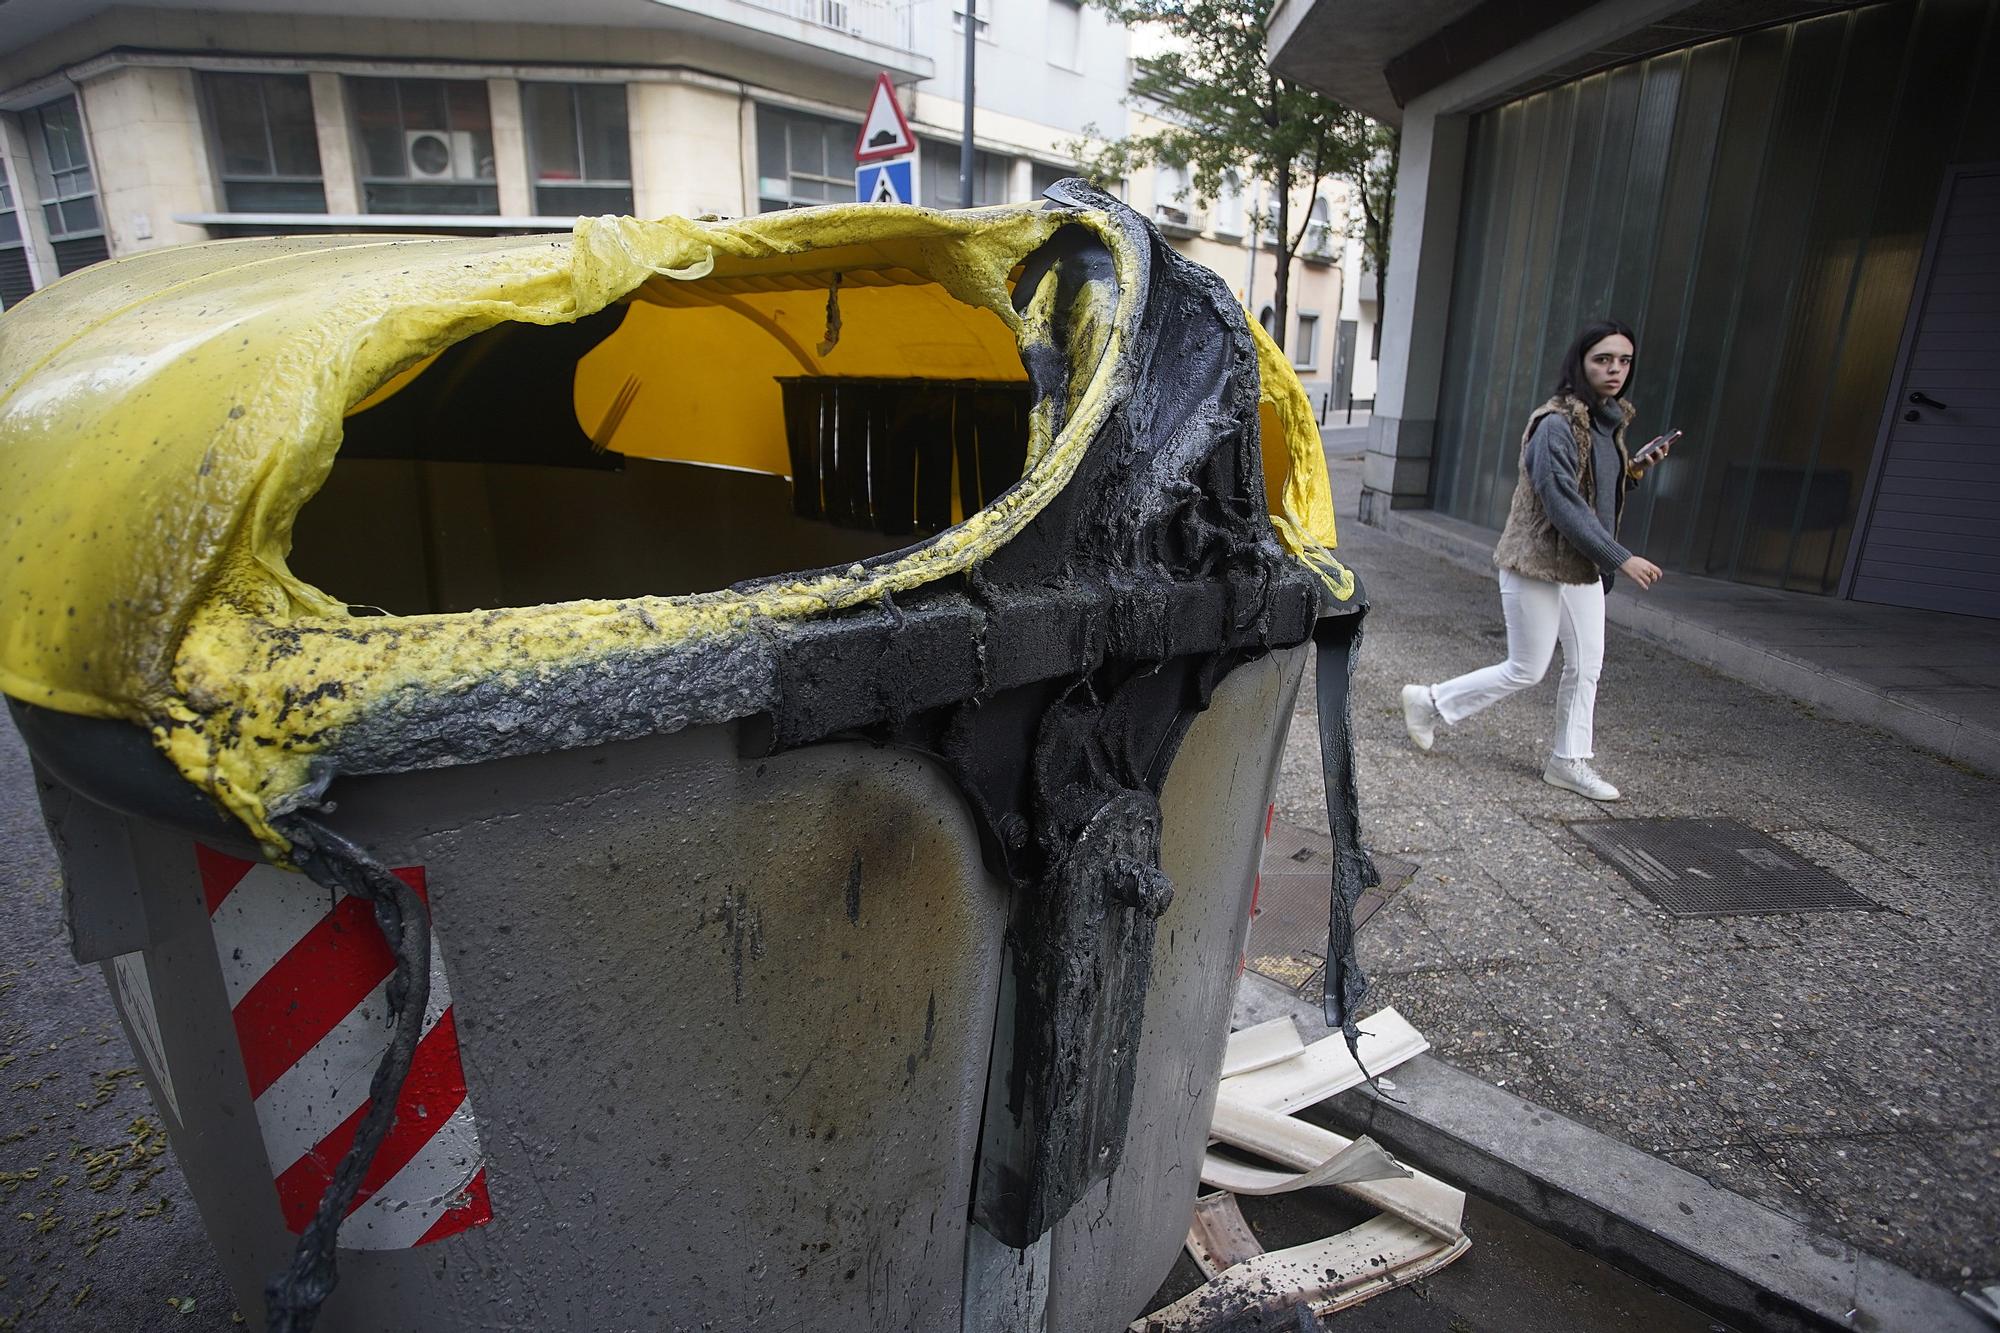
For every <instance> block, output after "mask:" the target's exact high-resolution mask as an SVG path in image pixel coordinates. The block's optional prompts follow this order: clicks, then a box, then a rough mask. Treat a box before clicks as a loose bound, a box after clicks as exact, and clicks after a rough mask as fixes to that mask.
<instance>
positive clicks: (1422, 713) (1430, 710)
mask: <svg viewBox="0 0 2000 1333" xmlns="http://www.w3.org/2000/svg"><path fill="white" fill-rule="evenodd" d="M1442 721H1444V717H1443V716H1442V715H1441V714H1440V713H1439V712H1438V708H1437V703H1436V701H1435V700H1433V699H1432V698H1431V687H1430V686H1428V685H1405V686H1404V687H1403V729H1404V730H1406V731H1408V732H1409V733H1410V739H1411V740H1413V741H1415V742H1416V743H1417V748H1418V749H1419V750H1428V749H1430V748H1431V746H1432V745H1433V744H1434V743H1436V741H1437V724H1438V723H1440V722H1442Z"/></svg>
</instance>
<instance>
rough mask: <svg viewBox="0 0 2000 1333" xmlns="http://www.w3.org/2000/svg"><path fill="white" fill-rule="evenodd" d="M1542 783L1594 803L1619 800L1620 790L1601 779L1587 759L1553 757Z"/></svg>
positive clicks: (1543, 771)
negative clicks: (1586, 797) (1586, 798)
mask: <svg viewBox="0 0 2000 1333" xmlns="http://www.w3.org/2000/svg"><path fill="white" fill-rule="evenodd" d="M1542 781H1544V782H1546V783H1548V784H1549V785H1550V786H1551V787H1561V788H1562V789H1563V790H1564V791H1573V792H1575V793H1576V794H1577V795H1578V796H1588V797H1589V798H1590V799H1591V800H1593V801H1615V800H1617V799H1618V794H1619V793H1618V789H1617V788H1616V787H1614V786H1612V785H1611V784H1610V783H1608V782H1606V781H1605V780H1604V779H1603V778H1601V777H1599V776H1598V775H1597V770H1596V769H1594V768H1592V767H1591V766H1590V761H1589V760H1587V759H1557V758H1556V757H1555V756H1553V755H1551V756H1549V763H1548V767H1546V768H1544V769H1543V770H1542Z"/></svg>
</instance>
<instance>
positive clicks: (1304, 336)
mask: <svg viewBox="0 0 2000 1333" xmlns="http://www.w3.org/2000/svg"><path fill="white" fill-rule="evenodd" d="M1292 364H1293V365H1295V366H1297V367H1298V368H1299V369H1301V370H1310V369H1313V368H1315V367H1317V366H1318V365H1319V316H1318V315H1306V314H1301V315H1300V316H1299V336H1298V337H1297V338H1296V339H1294V340H1293V345H1292Z"/></svg>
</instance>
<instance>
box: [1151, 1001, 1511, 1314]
mask: <svg viewBox="0 0 2000 1333" xmlns="http://www.w3.org/2000/svg"><path fill="white" fill-rule="evenodd" d="M1361 1033H1362V1035H1361V1041H1360V1043H1359V1045H1360V1048H1361V1062H1362V1064H1365V1065H1366V1066H1367V1069H1368V1073H1369V1074H1374V1075H1380V1074H1381V1073H1383V1072H1384V1071H1385V1070H1388V1069H1392V1068H1394V1067H1395V1066H1396V1065H1398V1064H1401V1063H1402V1062H1403V1061H1405V1060H1408V1059H1410V1058H1411V1057H1412V1056H1415V1055H1419V1054H1421V1053H1422V1052H1424V1051H1426V1050H1428V1049H1429V1048H1430V1043H1429V1042H1427V1041H1425V1040H1424V1037H1423V1034H1421V1033H1419V1032H1418V1031H1417V1030H1416V1029H1415V1028H1413V1027H1411V1026H1410V1024H1409V1023H1408V1022H1407V1021H1405V1020H1404V1018H1403V1016H1402V1015H1401V1014H1399V1013H1397V1012H1396V1011H1395V1010H1394V1009H1384V1010H1382V1011H1381V1012H1379V1013H1377V1014H1375V1015H1374V1016H1373V1017H1372V1018H1369V1019H1367V1020H1365V1021H1363V1022H1362V1024H1361ZM1222 1069H1223V1075H1224V1077H1223V1080H1222V1086H1221V1089H1220V1092H1219V1093H1218V1095H1217V1097H1216V1101H1215V1119H1214V1123H1213V1124H1212V1125H1211V1126H1210V1128H1209V1136H1210V1140H1211V1151H1210V1152H1209V1153H1208V1154H1207V1156H1206V1157H1205V1158H1204V1159H1203V1162H1202V1168H1201V1179H1202V1183H1203V1184H1205V1185H1210V1186H1213V1187H1215V1188H1216V1189H1217V1191H1218V1192H1217V1193H1214V1194H1206V1195H1203V1196H1202V1197H1201V1198H1200V1199H1199V1200H1198V1201H1197V1202H1196V1204H1195V1213H1194V1220H1193V1224H1192V1225H1191V1226H1190V1227H1189V1230H1188V1240H1187V1246H1188V1252H1189V1253H1190V1254H1192V1255H1193V1256H1194V1260H1195V1262H1196V1263H1197V1264H1198V1265H1200V1267H1201V1270H1202V1272H1203V1273H1204V1274H1206V1275H1207V1276H1208V1279H1209V1280H1208V1282H1207V1283H1205V1284H1204V1285H1202V1286H1200V1287H1198V1288H1196V1289H1195V1290H1194V1291H1191V1292H1189V1293H1188V1294H1187V1295H1186V1296H1183V1297H1182V1298H1181V1299H1180V1300H1178V1301H1175V1302H1174V1303H1173V1304H1172V1305H1169V1306H1167V1307H1166V1308H1165V1309H1162V1310H1157V1311H1155V1312H1154V1313H1152V1314H1150V1315H1147V1316H1145V1317H1144V1318H1142V1319H1138V1320H1135V1321H1134V1322H1133V1324H1132V1326H1131V1330H1132V1333H1200V1331H1201V1330H1203V1329H1208V1328H1214V1327H1220V1326H1222V1325H1224V1324H1232V1323H1233V1321H1235V1320H1238V1319H1241V1318H1242V1317H1244V1316H1246V1315H1250V1314H1252V1313H1253V1312H1254V1313H1261V1314H1264V1315H1268V1316H1282V1315H1284V1314H1285V1313H1286V1312H1288V1311H1290V1310H1293V1309H1295V1308H1297V1307H1298V1306H1301V1305H1305V1306H1309V1307H1310V1308H1311V1310H1312V1312H1313V1314H1314V1315H1315V1316H1324V1315H1327V1314H1331V1313H1332V1312H1333V1311H1336V1310H1341V1309H1345V1308H1347V1307H1348V1306H1351V1305H1356V1304H1358V1303H1360V1302H1362V1301H1365V1300H1367V1299H1368V1298H1369V1297H1371V1296H1375V1295H1379V1294H1380V1293H1382V1292H1384V1291H1388V1290H1390V1289H1391V1288H1394V1287H1399V1286H1402V1285H1403V1284H1405V1283H1407V1282H1413V1281H1415V1280H1416V1279H1418V1278H1421V1277H1425V1276H1427V1275H1429V1274H1431V1273H1434V1272H1436V1271H1437V1270H1439V1269H1440V1268H1443V1267H1444V1266H1445V1265H1446V1264H1449V1263H1451V1262H1452V1261H1453V1260H1454V1259H1457V1258H1458V1257H1459V1256H1460V1255H1462V1254H1464V1253H1465V1252H1466V1250H1467V1249H1469V1248H1470V1247H1471V1244H1472V1242H1471V1241H1470V1240H1468V1239H1467V1238H1466V1235H1465V1231H1464V1229H1463V1226H1462V1223H1463V1221H1464V1216H1465V1194H1464V1192H1463V1191H1462V1190H1458V1189H1454V1188H1453V1187H1452V1186H1450V1185H1447V1184H1445V1183H1444V1182H1443V1181H1441V1180H1438V1179H1436V1178H1435V1177H1432V1176H1427V1175H1425V1174H1424V1173H1423V1172H1421V1171H1414V1170H1411V1169H1410V1168H1408V1167H1405V1166H1403V1165H1402V1164H1401V1163H1399V1162H1397V1161H1396V1159H1395V1158H1393V1157H1391V1156H1390V1155H1389V1154H1388V1152H1387V1151H1385V1150H1384V1149H1383V1148H1382V1147H1381V1145H1379V1144H1377V1143H1376V1142H1375V1141H1374V1140H1373V1139H1370V1138H1368V1137H1366V1136H1365V1135H1364V1136H1363V1137H1361V1138H1358V1139H1349V1138H1347V1137H1345V1136H1343V1135H1340V1134H1336V1133H1334V1132H1333V1131H1332V1130H1328V1129H1322V1128H1320V1127H1319V1126H1318V1125H1313V1124H1309V1123H1307V1122H1306V1121H1303V1120H1299V1119H1297V1118H1295V1117H1294V1116H1293V1115H1292V1114H1291V1113H1292V1112H1294V1111H1296V1110H1298V1109H1300V1108H1301V1107H1305V1106H1311V1105H1313V1104H1314V1103H1316V1102H1321V1101H1324V1100H1326V1099H1327V1098H1328V1097H1332V1096H1334V1095H1336V1094H1337V1093H1340V1092H1343V1091H1345V1090H1347V1089H1348V1088H1351V1087H1354V1086H1356V1085H1357V1084H1359V1083H1361V1082H1363V1081H1365V1078H1366V1075H1364V1074H1363V1073H1362V1071H1361V1067H1360V1066H1359V1065H1357V1064H1356V1063H1355V1061H1354V1057H1353V1055H1351V1054H1350V1053H1349V1051H1348V1049H1347V1042H1346V1039H1345V1038H1343V1037H1342V1036H1341V1035H1340V1034H1339V1033H1334V1034H1333V1035H1331V1036H1328V1037H1326V1038H1324V1039H1322V1040H1320V1041H1316V1042H1313V1043H1312V1044H1310V1045H1307V1044H1306V1043H1304V1042H1302V1041H1301V1040H1300V1039H1299V1035H1298V1029H1297V1028H1296V1027H1294V1026H1293V1024H1292V1021H1291V1019H1289V1018H1280V1019H1275V1020H1273V1021H1272V1022H1269V1023H1261V1024H1259V1025H1257V1026H1256V1027H1252V1028H1245V1029H1244V1030H1243V1031H1241V1032H1237V1033H1234V1034H1232V1035H1231V1037H1230V1039H1229V1048H1228V1052H1227V1054H1226V1055H1225V1056H1224V1057H1223V1065H1222ZM1215 1146H1222V1147H1225V1148H1227V1149H1230V1150H1233V1152H1234V1153H1240V1154H1244V1155H1247V1156H1253V1157H1258V1158H1262V1159H1263V1160H1265V1161H1267V1162H1270V1163H1273V1164H1274V1165H1275V1166H1276V1167H1278V1168H1283V1169H1272V1168H1271V1167H1263V1166H1256V1165H1253V1164H1251V1163H1248V1162H1245V1161H1241V1160H1238V1159H1237V1158H1236V1157H1235V1156H1231V1155H1224V1154H1222V1153H1218V1152H1216V1151H1214V1150H1213V1148H1214V1147H1215ZM1316 1187H1327V1188H1336V1189H1339V1190H1342V1191H1343V1192H1345V1193H1347V1194H1349V1195H1351V1196H1352V1197H1354V1198H1356V1199H1358V1200H1360V1201H1361V1202H1363V1203H1365V1204H1367V1205H1368V1206H1369V1207H1371V1208H1373V1209H1375V1210H1376V1211H1377V1216H1375V1217H1373V1218H1371V1219H1369V1220H1368V1221H1366V1222H1363V1223H1361V1224H1360V1225H1359V1226H1355V1227H1352V1228H1350V1229H1348V1230H1346V1231H1343V1232H1341V1233H1340V1234H1339V1235H1335V1236H1328V1237H1325V1238H1324V1239H1321V1240H1316V1241H1313V1242H1311V1243H1309V1244H1306V1245H1296V1246H1293V1247H1292V1248H1290V1249H1285V1250H1275V1251H1269V1252H1267V1251H1265V1249H1264V1248H1263V1246H1262V1245H1260V1244H1258V1242H1257V1239H1256V1237H1255V1236H1254V1235H1253V1234H1252V1233H1251V1231H1250V1227H1249V1224H1248V1223H1247V1222H1245V1220H1244V1218H1243V1213H1242V1210H1241V1208H1240V1207H1239V1206H1238V1205H1237V1202H1236V1200H1237V1196H1239V1195H1244V1194H1249V1195H1271V1194H1282V1193H1286V1192H1288V1191H1291V1190H1300V1189H1312V1188H1316Z"/></svg>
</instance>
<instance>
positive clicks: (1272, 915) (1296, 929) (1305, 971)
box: [1245, 823, 1417, 990]
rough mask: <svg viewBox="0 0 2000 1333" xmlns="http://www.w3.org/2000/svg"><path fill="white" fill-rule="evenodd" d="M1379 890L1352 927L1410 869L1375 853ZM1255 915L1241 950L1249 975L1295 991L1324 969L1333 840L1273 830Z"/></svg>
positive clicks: (1392, 892) (1364, 898)
mask: <svg viewBox="0 0 2000 1333" xmlns="http://www.w3.org/2000/svg"><path fill="white" fill-rule="evenodd" d="M1374 857H1375V867H1376V869H1378V870H1380V871H1381V872H1382V883H1381V886H1380V887H1379V888H1373V889H1369V890H1368V891H1367V892H1365V893H1363V894H1362V895H1361V901H1360V902H1358V903H1357V904H1355V910H1354V926H1355V929H1356V930H1359V929H1360V928H1361V927H1362V926H1363V925H1364V924H1366V923H1367V921H1368V918H1369V917H1371V916H1373V915H1374V914H1375V913H1376V912H1378V911H1380V910H1381V909H1382V908H1383V907H1384V906H1386V905H1387V904H1388V902H1389V901H1390V900H1391V899H1393V898H1394V897H1395V896H1396V895H1397V894H1398V893H1400V892H1401V891H1402V889H1403V886H1404V885H1405V884H1408V883H1409V882H1410V879H1411V877H1412V876H1414V875H1415V874H1416V873H1417V867H1416V865H1415V864H1414V863H1412V862H1409V861H1405V860H1402V859H1400V858H1398V857H1394V856H1384V855H1383V854H1382V853H1380V852H1376V853H1374ZM1262 875H1263V879H1262V882H1261V883H1260V884H1259V885H1258V888H1257V915H1256V917H1255V919H1254V920H1253V921H1252V923H1251V926H1250V943H1249V945H1248V947H1247V949H1246V950H1245V954H1246V959H1247V962H1248V965H1249V968H1250V970H1251V971H1252V972H1255V973H1257V974H1258V975H1259V976H1264V977H1269V978H1270V979H1271V980H1273V981H1275V982H1278V983H1279V984H1280V985H1284V986H1288V987H1290V988H1291V989H1293V990H1297V989H1299V988H1300V987H1302V986H1304V985H1305V984H1306V983H1307V982H1308V981H1310V980H1311V979H1312V978H1313V976H1314V975H1315V974H1316V973H1317V972H1318V971H1319V969H1320V968H1321V967H1322V966H1324V965H1325V963H1326V911H1327V897H1328V895H1329V894H1330V893H1331V892H1332V890H1333V840H1332V839H1331V838H1328V837H1327V836H1326V835H1325V834H1323V833H1315V832H1313V831H1312V830H1311V829H1305V828H1300V827H1298V826H1297V825H1296V824H1283V823H1278V824H1273V825H1272V826H1271V838H1270V841H1269V842H1267V843H1266V844H1265V846H1264V861H1263V869H1262Z"/></svg>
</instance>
